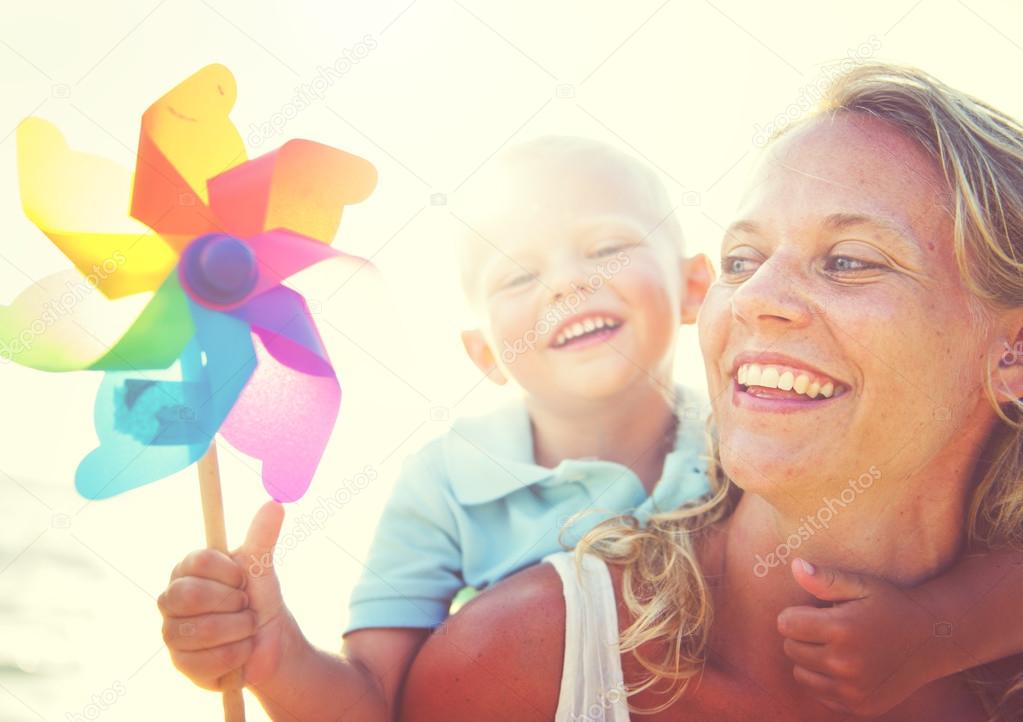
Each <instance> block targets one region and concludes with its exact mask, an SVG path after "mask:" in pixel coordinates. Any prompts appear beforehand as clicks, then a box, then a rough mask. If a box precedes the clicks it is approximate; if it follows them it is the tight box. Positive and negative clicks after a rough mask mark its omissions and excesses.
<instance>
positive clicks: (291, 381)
mask: <svg viewBox="0 0 1023 722" xmlns="http://www.w3.org/2000/svg"><path fill="white" fill-rule="evenodd" d="M252 341H253V346H254V347H255V350H256V372H255V373H254V374H253V375H252V378H251V379H250V380H249V384H248V385H247V386H246V387H245V389H244V390H243V391H242V393H241V396H239V397H238V401H237V402H236V403H235V406H234V408H233V409H232V410H231V414H230V415H229V416H228V417H227V420H226V421H225V422H224V425H223V426H222V427H221V429H220V432H221V434H223V436H224V438H225V439H227V441H228V442H229V443H230V444H231V445H232V446H234V447H235V448H236V449H238V450H239V451H241V452H243V453H245V454H248V455H249V456H253V457H256V458H258V459H260V460H262V462H263V486H264V488H265V489H266V491H267V492H268V493H269V494H270V496H272V497H273V498H274V499H275V500H277V501H281V502H288V501H296V500H297V499H299V498H301V497H302V495H303V494H305V492H306V489H308V488H309V483H310V482H311V481H312V478H313V474H314V473H315V472H316V467H317V465H318V464H319V463H320V458H321V457H322V456H323V451H324V449H325V448H326V446H327V440H328V439H329V438H330V434H331V431H333V428H334V422H335V421H336V420H337V412H338V408H339V406H340V404H341V387H340V385H339V384H338V382H337V377H336V376H335V375H334V374H333V372H331V373H330V374H329V375H326V376H319V375H310V374H304V373H301V372H299V371H295V370H294V369H292V368H290V367H289V366H287V365H285V364H283V363H281V362H280V361H278V360H277V358H275V355H274V354H272V353H270V352H269V351H268V350H267V348H266V346H265V345H264V342H263V340H262V338H261V336H259V335H256V334H253V339H252ZM277 344H290V345H292V346H294V349H293V350H292V351H291V353H295V354H299V353H301V352H302V347H301V346H298V345H297V344H293V343H292V342H291V341H290V340H288V339H286V338H284V337H282V336H278V337H276V341H275V345H277Z"/></svg>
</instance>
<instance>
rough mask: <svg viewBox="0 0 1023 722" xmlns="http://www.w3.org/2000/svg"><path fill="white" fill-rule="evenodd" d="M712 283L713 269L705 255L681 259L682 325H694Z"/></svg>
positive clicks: (700, 254)
mask: <svg viewBox="0 0 1023 722" xmlns="http://www.w3.org/2000/svg"><path fill="white" fill-rule="evenodd" d="M712 283H714V267H713V266H712V265H711V263H710V259H709V258H707V256H706V255H705V254H703V253H699V254H697V255H695V256H692V257H691V258H684V259H682V309H681V310H682V323H696V316H697V315H698V314H699V313H700V306H702V305H703V299H704V298H705V297H706V296H707V289H709V288H710V285H711V284H712Z"/></svg>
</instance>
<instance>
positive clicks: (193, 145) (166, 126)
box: [131, 65, 245, 251]
mask: <svg viewBox="0 0 1023 722" xmlns="http://www.w3.org/2000/svg"><path fill="white" fill-rule="evenodd" d="M235 95H236V86H235V81H234V76H233V75H231V71H229V70H228V69H227V68H225V67H224V66H223V65H208V66H206V67H205V68H203V69H202V70H200V71H199V72H197V73H195V74H194V75H192V76H191V77H189V78H188V79H186V80H185V81H184V82H182V83H181V84H180V85H177V86H176V87H175V88H173V89H172V90H171V91H170V92H168V93H167V94H166V95H164V96H163V97H162V98H160V99H159V100H157V101H156V102H155V103H153V104H152V105H151V106H149V109H148V110H147V111H146V112H145V113H144V114H143V116H142V131H141V134H140V136H139V150H138V161H137V164H136V166H135V188H134V193H133V195H132V204H131V214H132V215H133V216H134V217H135V218H137V219H139V220H140V221H142V222H143V223H145V224H146V225H148V226H149V227H150V228H153V229H154V230H156V231H158V232H159V233H162V234H165V235H167V236H173V237H180V238H179V243H180V244H184V243H185V242H187V241H189V240H191V239H192V238H194V237H196V236H198V235H202V234H205V233H210V232H212V231H215V230H217V227H216V223H215V220H214V218H213V216H212V214H211V213H210V211H209V208H208V207H207V202H208V196H207V190H206V181H207V180H208V179H209V178H212V177H213V176H215V175H218V174H220V173H223V172H224V171H225V170H227V169H229V168H232V167H233V166H235V165H238V164H239V163H242V162H244V161H245V145H244V143H243V142H242V138H241V135H239V133H238V130H237V129H236V128H235V127H234V124H232V123H231V120H230V119H229V118H228V113H230V111H231V108H232V107H233V106H234V101H235ZM177 249H178V250H179V251H180V250H181V245H178V246H177Z"/></svg>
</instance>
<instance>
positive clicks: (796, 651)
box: [782, 639, 834, 677]
mask: <svg viewBox="0 0 1023 722" xmlns="http://www.w3.org/2000/svg"><path fill="white" fill-rule="evenodd" d="M782 646H783V648H784V650H785V655H786V656H787V657H788V658H789V659H791V660H792V661H793V662H795V663H796V664H797V665H799V666H800V667H805V668H806V669H808V670H810V671H811V672H817V673H818V674H823V675H825V676H827V677H833V676H834V672H833V670H831V669H829V666H828V660H829V659H830V655H831V654H832V651H831V650H830V649H829V648H828V646H827V645H824V644H808V643H807V642H797V641H795V640H792V639H786V640H785V642H784V643H783V645H782Z"/></svg>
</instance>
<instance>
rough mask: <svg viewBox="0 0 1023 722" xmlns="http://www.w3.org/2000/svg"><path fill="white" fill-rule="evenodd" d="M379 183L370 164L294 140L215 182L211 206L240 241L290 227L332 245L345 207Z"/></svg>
mask: <svg viewBox="0 0 1023 722" xmlns="http://www.w3.org/2000/svg"><path fill="white" fill-rule="evenodd" d="M376 183H377V171H376V168H374V167H373V164H372V163H370V162H369V161H368V160H365V159H363V158H360V157H359V156H357V155H352V154H351V153H346V152H344V151H343V150H338V149H337V148H331V147H330V146H327V145H322V144H320V143H315V142H313V141H311V140H292V141H288V142H287V143H285V144H284V145H282V146H281V147H280V148H278V149H277V150H275V151H271V152H270V153H267V154H265V155H262V156H260V157H259V158H255V159H253V160H250V161H248V162H247V163H244V164H243V165H239V166H237V167H235V168H232V169H230V170H228V171H226V172H224V173H222V174H221V175H218V176H217V177H216V178H213V179H211V180H210V182H209V190H210V206H211V208H212V209H213V212H214V213H216V215H217V218H218V220H219V221H220V223H221V224H222V226H223V228H224V230H225V231H226V232H228V233H232V234H234V235H237V236H241V237H248V236H254V235H256V234H259V233H262V232H263V231H268V230H272V229H275V228H286V229H287V230H289V231H291V232H293V233H299V234H301V235H303V236H307V237H309V238H313V239H316V240H318V241H322V242H324V243H330V242H332V241H333V240H334V235H335V234H336V233H337V229H338V225H339V224H340V223H341V211H342V210H343V208H344V206H346V205H351V204H353V203H359V202H360V201H363V200H365V199H366V198H368V197H369V195H370V193H372V192H373V189H374V188H375V187H376Z"/></svg>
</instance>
